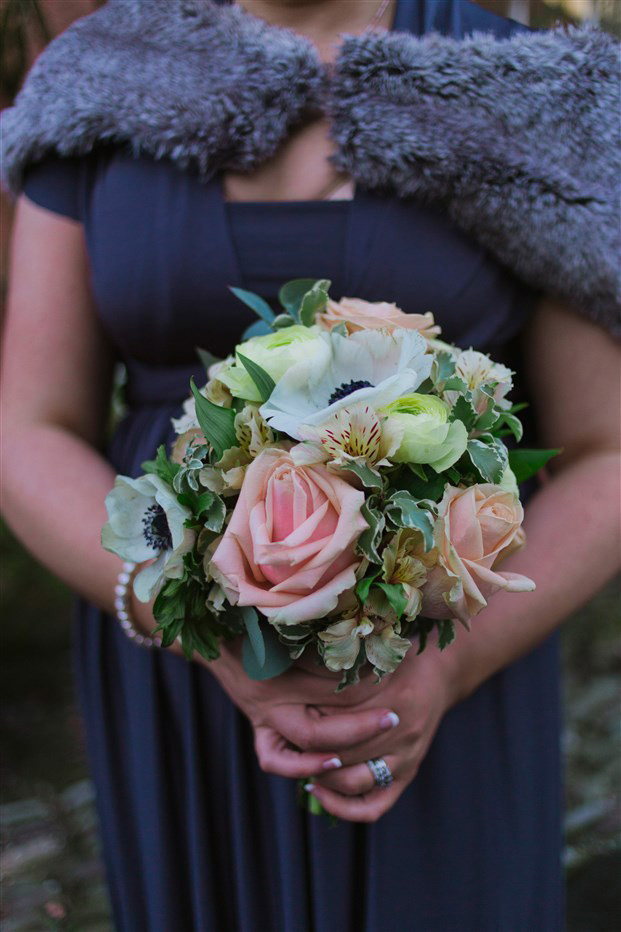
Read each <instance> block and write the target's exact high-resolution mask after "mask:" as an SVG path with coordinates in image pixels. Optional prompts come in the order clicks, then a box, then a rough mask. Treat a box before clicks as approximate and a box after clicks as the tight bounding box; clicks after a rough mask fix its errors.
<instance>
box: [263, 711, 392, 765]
mask: <svg viewBox="0 0 621 932" xmlns="http://www.w3.org/2000/svg"><path fill="white" fill-rule="evenodd" d="M268 724H269V725H270V726H271V727H272V728H274V729H275V730H276V731H278V732H280V734H281V735H283V736H284V737H285V738H287V740H288V741H290V742H291V744H294V745H295V746H296V747H298V748H301V749H302V750H303V751H331V750H333V749H334V748H339V750H341V749H343V748H350V747H353V746H355V745H357V744H362V743H363V742H367V741H370V740H371V739H372V738H375V737H377V735H380V734H382V733H385V732H386V731H390V730H391V729H392V728H394V727H395V726H396V725H398V724H399V716H398V715H397V714H396V713H395V712H393V711H392V710H391V709H365V710H361V711H359V712H342V713H341V712H339V713H336V714H334V715H323V716H322V715H320V714H319V713H318V712H317V710H316V709H314V708H313V706H303V705H288V704H287V705H282V706H276V707H275V708H274V709H272V710H270V715H269V722H268ZM358 760H360V758H358Z"/></svg>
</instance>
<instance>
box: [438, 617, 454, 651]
mask: <svg viewBox="0 0 621 932" xmlns="http://www.w3.org/2000/svg"><path fill="white" fill-rule="evenodd" d="M436 628H437V629H438V647H439V648H440V650H444V648H445V647H448V646H449V644H452V643H453V641H454V640H455V622H454V621H453V619H452V618H446V619H444V620H443V621H436Z"/></svg>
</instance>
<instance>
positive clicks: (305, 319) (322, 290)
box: [300, 278, 332, 327]
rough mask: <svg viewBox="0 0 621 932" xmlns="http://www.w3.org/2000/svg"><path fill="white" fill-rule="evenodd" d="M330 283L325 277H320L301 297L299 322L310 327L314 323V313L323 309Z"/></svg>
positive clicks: (326, 301)
mask: <svg viewBox="0 0 621 932" xmlns="http://www.w3.org/2000/svg"><path fill="white" fill-rule="evenodd" d="M331 284H332V283H331V282H330V281H328V279H327V278H321V279H319V281H316V282H315V284H314V285H313V287H312V288H311V289H310V291H307V292H306V294H305V295H304V297H303V298H302V303H301V305H300V323H301V324H304V326H305V327H312V325H313V324H314V323H315V315H316V314H318V313H320V312H321V311H323V310H324V308H325V306H326V304H327V303H328V288H329V287H330V285H331Z"/></svg>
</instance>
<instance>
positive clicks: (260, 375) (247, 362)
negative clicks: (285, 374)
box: [237, 352, 276, 401]
mask: <svg viewBox="0 0 621 932" xmlns="http://www.w3.org/2000/svg"><path fill="white" fill-rule="evenodd" d="M237 358H238V359H239V361H240V362H241V364H242V365H243V367H244V369H245V370H246V372H247V373H248V375H249V376H250V378H251V379H252V381H253V382H254V384H255V385H256V387H257V391H258V393H259V394H260V396H261V401H267V400H268V398H269V397H270V395H271V394H272V392H273V391H274V389H275V388H276V382H275V381H274V379H273V378H272V377H271V375H270V374H269V372H266V371H265V369H263V368H262V367H261V366H259V365H257V363H256V362H253V361H252V359H247V358H246V356H242V354H241V353H240V352H238V353H237Z"/></svg>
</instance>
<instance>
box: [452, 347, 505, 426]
mask: <svg viewBox="0 0 621 932" xmlns="http://www.w3.org/2000/svg"><path fill="white" fill-rule="evenodd" d="M455 375H456V376H458V377H459V378H460V379H463V381H464V382H465V383H466V385H467V386H468V388H469V389H470V390H471V391H472V403H473V405H474V408H475V410H476V411H478V413H479V414H482V413H483V412H484V411H485V409H486V407H487V400H488V396H487V395H485V393H484V392H482V391H481V386H482V385H485V384H486V383H490V382H495V383H497V384H496V387H495V388H494V391H493V398H494V401H495V402H496V404H497V405H499V406H500V407H501V408H502V407H505V408H506V407H509V402H508V401H506V400H505V395H507V394H508V393H509V392H510V391H511V389H512V387H513V379H512V376H513V372H512V371H511V369H508V368H507V366H504V365H503V364H502V363H501V362H494V360H493V359H490V357H489V356H486V355H485V354H484V353H479V352H478V351H477V350H473V349H469V350H462V351H461V352H460V353H459V355H458V356H457V359H456V361H455ZM443 397H444V398H445V400H446V401H447V402H448V403H449V404H450V405H454V404H455V402H456V401H457V399H458V398H459V394H458V393H457V392H454V391H448V392H444V395H443Z"/></svg>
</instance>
